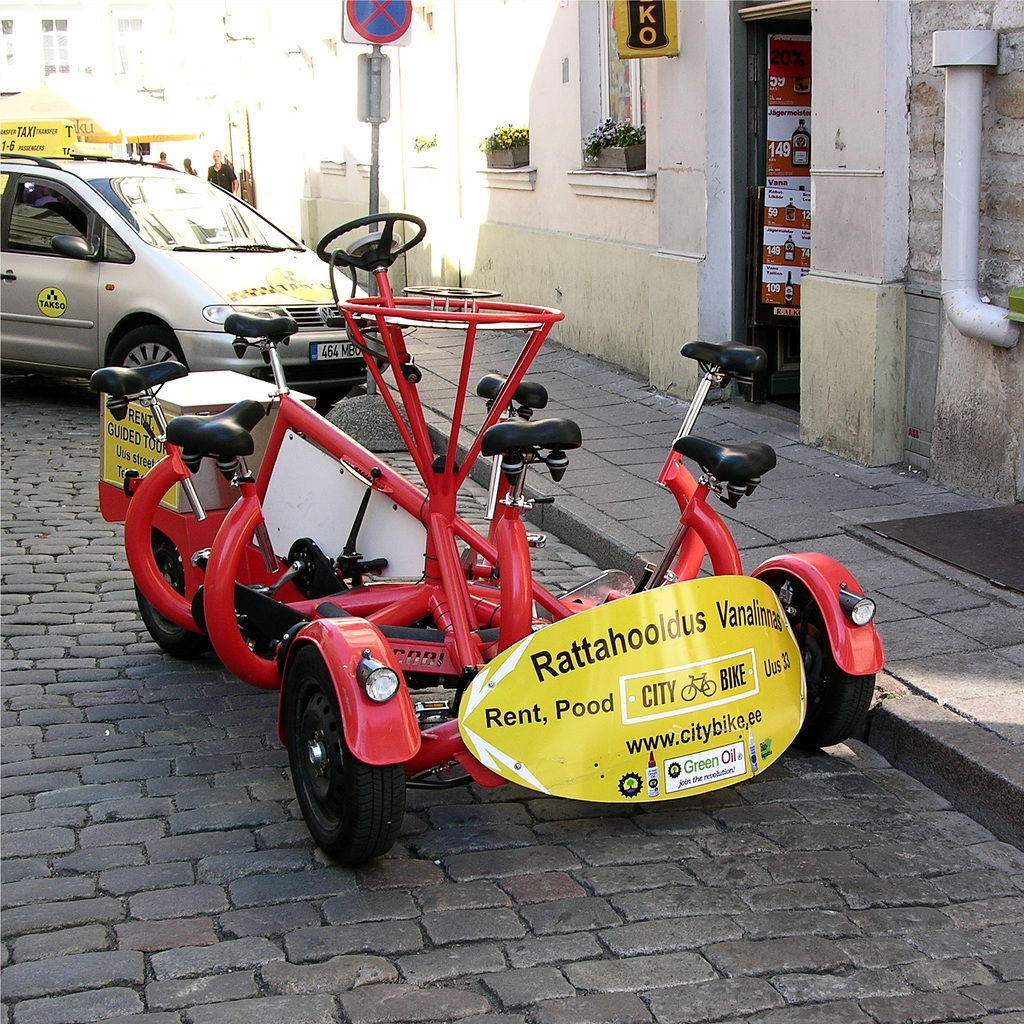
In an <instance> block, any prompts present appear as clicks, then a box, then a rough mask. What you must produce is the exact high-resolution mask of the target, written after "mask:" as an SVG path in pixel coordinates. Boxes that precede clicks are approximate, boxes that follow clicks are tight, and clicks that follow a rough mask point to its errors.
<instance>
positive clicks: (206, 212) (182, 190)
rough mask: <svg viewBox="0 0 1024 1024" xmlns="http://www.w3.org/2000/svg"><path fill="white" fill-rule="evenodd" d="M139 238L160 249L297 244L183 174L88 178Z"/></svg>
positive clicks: (271, 247)
mask: <svg viewBox="0 0 1024 1024" xmlns="http://www.w3.org/2000/svg"><path fill="white" fill-rule="evenodd" d="M93 185H94V187H95V188H96V189H97V190H98V191H99V192H101V193H102V194H103V196H104V197H105V198H106V199H107V200H108V202H110V203H111V204H112V205H113V206H114V207H115V208H116V209H117V210H118V211H119V212H120V213H121V215H122V216H123V217H124V218H125V219H126V220H127V221H128V223H129V224H131V226H132V227H133V228H135V230H136V231H138V233H139V234H140V235H141V236H142V238H143V240H144V241H146V242H148V243H149V244H150V245H154V246H157V247H158V248H160V249H176V250H187V251H190V252H213V251H220V252H223V251H224V250H230V251H250V252H251V251H280V250H282V249H300V248H301V245H300V244H299V243H298V242H297V241H296V240H295V239H294V238H290V237H289V236H288V235H286V234H285V233H284V232H283V231H281V230H279V229H278V228H276V227H274V225H273V224H271V223H270V222H269V221H267V220H264V219H263V218H262V217H261V216H260V215H259V214H258V213H256V212H255V211H254V210H252V209H250V207H248V206H246V205H245V204H244V203H242V202H239V201H238V200H237V199H235V198H234V196H231V195H229V194H228V193H227V192H225V191H224V190H223V189H219V188H216V187H214V186H213V185H209V184H207V183H206V182H205V181H197V180H196V179H195V178H190V177H188V176H186V175H181V177H180V178H179V177H176V176H174V175H166V176H165V175H161V176H160V177H156V176H148V175H147V176H143V175H136V176H126V177H123V178H104V179H99V180H95V181H93Z"/></svg>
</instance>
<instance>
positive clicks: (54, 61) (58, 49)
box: [43, 18, 71, 76]
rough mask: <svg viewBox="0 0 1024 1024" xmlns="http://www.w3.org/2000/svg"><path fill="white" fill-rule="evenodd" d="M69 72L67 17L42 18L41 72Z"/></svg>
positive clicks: (47, 74)
mask: <svg viewBox="0 0 1024 1024" xmlns="http://www.w3.org/2000/svg"><path fill="white" fill-rule="evenodd" d="M70 73H71V58H70V57H69V55H68V20H67V18H43V74H44V75H46V76H49V75H67V74H70Z"/></svg>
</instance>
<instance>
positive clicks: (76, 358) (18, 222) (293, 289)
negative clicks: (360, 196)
mask: <svg viewBox="0 0 1024 1024" xmlns="http://www.w3.org/2000/svg"><path fill="white" fill-rule="evenodd" d="M0 192H2V203H0V243H2V244H0V248H2V256H0V260H2V262H0V277H2V280H3V284H2V287H0V368H2V370H3V372H4V373H50V374H59V375H63V376H82V377H85V376H88V375H89V374H90V373H92V371H93V370H95V369H97V368H98V367H100V366H112V365H121V366H131V365H140V364H144V363H151V362H157V361H160V360H164V359H177V360H180V361H181V362H183V363H184V364H185V365H186V366H187V367H188V368H189V369H190V370H235V371H237V372H241V373H247V374H249V375H251V376H253V377H259V378H261V379H266V380H269V379H270V368H269V367H268V366H266V365H265V364H264V363H263V361H262V359H261V357H260V355H259V353H258V352H257V351H256V350H254V349H250V350H249V351H248V352H247V353H246V354H245V355H244V356H243V357H242V358H241V359H240V358H238V357H237V356H236V354H235V352H234V350H233V348H232V345H231V342H232V338H231V337H230V336H229V335H227V334H225V333H224V331H223V323H224V320H225V318H226V317H227V316H228V315H229V314H230V313H232V312H235V311H239V312H246V313H254V314H265V315H268V316H280V315H287V316H290V317H292V319H294V320H295V321H296V323H297V324H298V325H299V331H298V333H297V334H295V335H294V336H293V337H292V339H291V342H290V344H289V345H288V346H287V347H285V348H282V349H281V354H282V358H283V360H284V363H285V367H286V372H287V374H288V380H289V383H290V384H292V385H294V386H295V387H296V388H297V389H298V390H301V391H306V392H308V393H310V394H313V395H315V396H316V397H317V398H318V401H319V403H323V404H326V403H328V402H331V401H334V400H336V399H337V398H340V397H342V396H343V395H344V394H345V393H347V392H348V391H349V390H350V389H351V388H352V387H353V386H354V385H356V384H360V383H362V382H363V381H364V380H365V378H366V369H365V364H364V363H363V358H362V356H361V355H360V354H359V352H358V350H357V349H356V346H355V345H354V344H353V343H352V342H351V340H350V339H349V337H348V334H347V332H346V330H345V328H344V326H338V324H339V323H340V321H339V320H338V319H337V317H338V311H337V309H336V307H335V306H334V304H333V302H332V299H331V292H330V288H329V286H328V276H327V269H328V268H327V266H326V264H324V263H323V262H322V261H321V260H319V259H318V258H317V257H316V255H315V254H314V253H312V252H311V251H310V250H309V249H307V248H305V247H304V246H303V245H302V243H301V242H299V241H297V240H296V239H294V238H292V237H291V236H290V235H288V234H287V233H286V232H284V231H282V230H281V229H280V228H278V227H276V226H275V225H274V224H272V223H271V222H270V221H268V220H267V219H266V218H265V217H262V216H261V215H260V214H259V213H258V212H257V211H256V210H254V209H253V208H252V207H250V206H248V205H247V204H246V203H244V202H242V201H241V200H239V199H237V198H235V196H233V195H231V194H230V193H228V192H226V191H224V190H223V189H220V188H217V187H216V186H214V185H211V184H209V183H207V182H206V181H203V180H201V179H200V178H197V177H194V176H192V175H188V174H185V173H184V172H181V171H175V170H170V169H166V168H162V167H157V166H154V165H150V164H140V163H134V162H127V161H118V160H82V159H47V158H43V157H33V156H21V155H17V156H16V155H5V156H4V157H3V159H2V161H0Z"/></svg>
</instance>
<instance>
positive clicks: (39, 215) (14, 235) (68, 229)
mask: <svg viewBox="0 0 1024 1024" xmlns="http://www.w3.org/2000/svg"><path fill="white" fill-rule="evenodd" d="M88 234H89V211H88V210H87V209H86V208H85V207H84V206H83V205H82V204H81V202H80V201H79V200H78V199H77V198H76V197H75V196H73V195H71V194H70V193H68V192H66V191H65V190H64V189H62V188H61V186H60V185H59V184H57V183H56V182H53V181H48V180H39V179H35V178H30V177H23V178H22V179H21V180H20V181H19V182H18V184H17V188H16V191H15V195H14V200H13V203H12V206H11V219H10V226H9V228H8V236H7V244H8V247H9V248H10V249H16V250H21V251H23V252H38V253H46V254H47V255H50V254H52V253H53V249H51V247H50V242H51V241H52V240H53V237H54V235H77V236H79V237H81V238H88Z"/></svg>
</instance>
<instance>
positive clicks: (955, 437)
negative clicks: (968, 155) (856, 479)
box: [907, 0, 1024, 502]
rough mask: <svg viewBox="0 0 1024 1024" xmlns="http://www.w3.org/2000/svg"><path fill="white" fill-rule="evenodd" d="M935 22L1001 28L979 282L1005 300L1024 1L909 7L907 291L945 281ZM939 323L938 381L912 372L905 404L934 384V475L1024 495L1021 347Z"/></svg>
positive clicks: (1023, 168) (1020, 238) (1020, 197)
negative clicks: (998, 344)
mask: <svg viewBox="0 0 1024 1024" xmlns="http://www.w3.org/2000/svg"><path fill="white" fill-rule="evenodd" d="M939 29H994V30H995V31H996V32H998V33H999V54H998V60H999V63H998V66H997V67H995V68H992V69H991V70H989V71H986V72H985V89H984V102H983V113H982V140H983V141H982V157H981V211H980V215H981V220H980V232H979V241H980V246H979V271H978V272H979V278H978V287H979V291H980V292H981V294H982V295H983V296H985V295H988V296H989V297H990V298H991V300H992V302H993V303H995V304H997V305H999V306H1003V307H1005V306H1006V305H1007V292H1008V290H1009V289H1010V288H1014V287H1019V286H1021V285H1024V2H1022V0H1000V2H985V0H914V2H912V3H911V47H912V49H911V59H912V75H911V81H910V88H909V103H910V114H911V122H910V123H911V127H910V131H911V157H910V258H909V265H908V268H907V287H908V291H909V292H911V293H913V292H914V291H919V292H920V293H922V294H924V295H926V296H927V295H934V296H937V295H938V294H939V292H940V288H941V254H942V175H943V171H942V162H943V134H944V123H943V122H944V103H945V72H944V71H943V70H942V69H936V68H934V67H932V34H933V33H934V32H935V31H937V30H939ZM937 325H938V331H937V338H936V343H937V358H936V359H935V365H934V367H933V368H932V375H933V376H934V381H933V382H930V381H929V380H928V379H927V378H928V376H929V373H927V372H923V373H919V377H920V379H917V380H915V379H913V378H910V379H908V410H913V409H915V408H917V409H920V408H921V407H922V402H921V399H922V397H924V398H928V399H930V395H928V394H927V390H928V388H929V387H934V418H933V422H932V424H930V425H929V426H930V427H931V429H932V435H931V453H930V454H931V459H930V466H929V467H928V468H929V471H930V473H931V474H932V475H933V476H934V477H935V478H936V479H939V480H941V481H943V482H944V483H947V484H951V485H952V486H955V487H959V488H962V489H963V490H967V491H970V492H973V493H976V494H981V495H984V496H986V497H991V498H993V499H994V500H997V501H1001V502H1010V501H1014V500H1016V501H1021V500H1024V342H1019V343H1018V345H1017V347H1016V348H1013V349H999V348H996V347H994V346H992V345H989V344H987V343H985V342H980V341H976V340H974V339H971V338H965V337H964V336H962V335H961V334H960V333H959V332H958V331H957V330H956V329H955V328H953V327H952V326H951V325H950V324H948V323H947V322H946V320H945V317H943V316H941V315H940V316H939V317H938V320H937ZM910 356H911V354H910V353H908V366H910V365H913V360H912V358H911V357H910ZM918 369H919V370H920V366H918ZM915 389H917V393H915ZM924 404H925V405H926V406H927V405H928V403H927V402H925V403H924ZM910 415H912V413H909V412H908V421H909V417H910Z"/></svg>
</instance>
